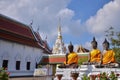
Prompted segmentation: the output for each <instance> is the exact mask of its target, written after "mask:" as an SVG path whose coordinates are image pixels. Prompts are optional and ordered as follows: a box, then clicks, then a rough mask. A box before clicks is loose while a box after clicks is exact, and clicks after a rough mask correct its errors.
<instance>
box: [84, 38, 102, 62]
mask: <svg viewBox="0 0 120 80" xmlns="http://www.w3.org/2000/svg"><path fill="white" fill-rule="evenodd" d="M91 45H92V50H91V51H90V53H89V55H88V62H84V63H83V64H97V63H100V61H101V51H100V50H99V49H98V48H97V41H96V40H95V37H93V41H92V42H91Z"/></svg>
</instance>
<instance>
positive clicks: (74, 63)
mask: <svg viewBox="0 0 120 80" xmlns="http://www.w3.org/2000/svg"><path fill="white" fill-rule="evenodd" d="M73 49H74V46H73V45H72V43H71V42H70V45H68V50H69V53H68V54H66V61H65V62H64V64H63V65H61V66H59V68H60V67H61V68H62V67H64V68H77V67H78V54H77V53H75V52H74V51H73Z"/></svg>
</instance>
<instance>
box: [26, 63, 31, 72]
mask: <svg viewBox="0 0 120 80" xmlns="http://www.w3.org/2000/svg"><path fill="white" fill-rule="evenodd" d="M26 68H27V70H30V62H27V66H26Z"/></svg>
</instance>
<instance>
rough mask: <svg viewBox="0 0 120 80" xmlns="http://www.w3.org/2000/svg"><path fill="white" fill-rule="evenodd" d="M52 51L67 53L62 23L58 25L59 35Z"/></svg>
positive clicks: (54, 52)
mask: <svg viewBox="0 0 120 80" xmlns="http://www.w3.org/2000/svg"><path fill="white" fill-rule="evenodd" d="M52 53H53V54H65V53H66V47H65V46H64V42H63V40H62V34H61V26H60V24H59V26H58V36H57V39H56V42H55V44H54V46H53V50H52Z"/></svg>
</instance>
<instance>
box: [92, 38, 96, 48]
mask: <svg viewBox="0 0 120 80" xmlns="http://www.w3.org/2000/svg"><path fill="white" fill-rule="evenodd" d="M91 45H92V48H93V49H96V48H97V41H96V40H95V37H93V41H92V42H91Z"/></svg>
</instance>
